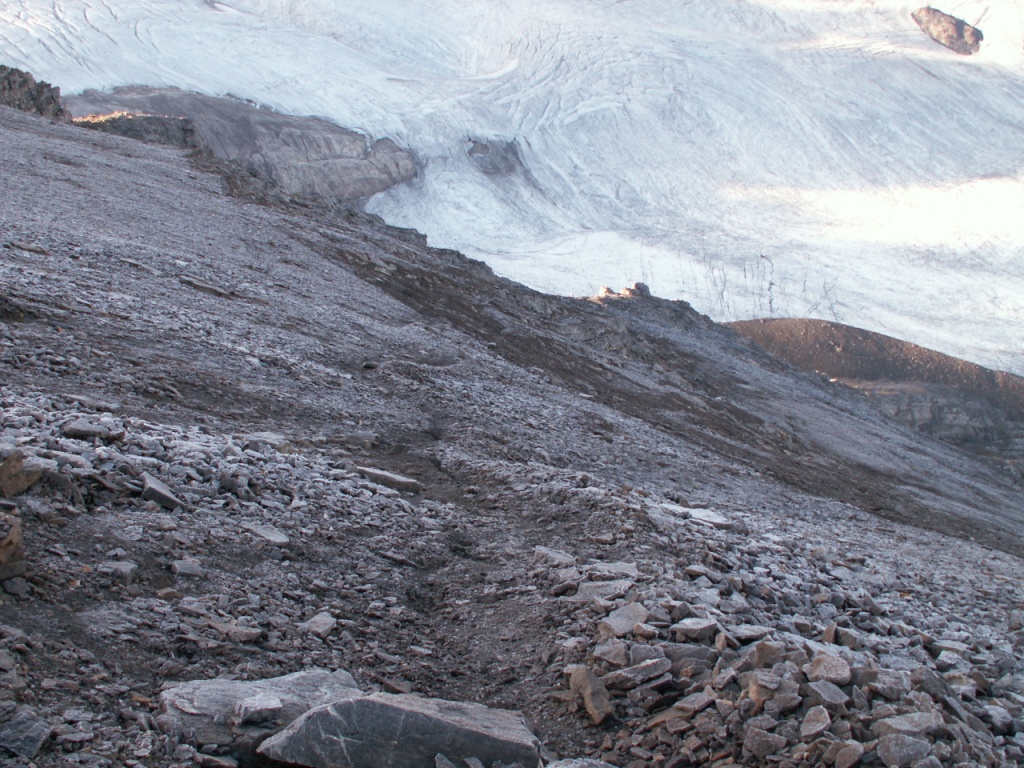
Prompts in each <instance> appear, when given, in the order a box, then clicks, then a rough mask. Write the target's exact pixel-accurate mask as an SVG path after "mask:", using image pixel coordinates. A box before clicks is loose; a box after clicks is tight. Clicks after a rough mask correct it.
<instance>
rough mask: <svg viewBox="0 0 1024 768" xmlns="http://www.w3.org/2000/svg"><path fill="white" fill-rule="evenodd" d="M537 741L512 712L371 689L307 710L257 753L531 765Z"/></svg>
mask: <svg viewBox="0 0 1024 768" xmlns="http://www.w3.org/2000/svg"><path fill="white" fill-rule="evenodd" d="M539 749H540V744H539V742H538V741H537V738H536V737H535V736H534V735H533V734H532V733H531V732H530V730H529V729H528V728H527V727H526V721H525V720H524V719H523V716H522V715H521V714H520V713H518V712H511V711H507V710H500V709H490V708H488V707H485V706H483V705H482V704H467V703H463V702H455V701H444V700H442V699H424V698H420V697H416V696H407V695H404V694H390V693H375V694H373V695H371V696H364V697H361V698H354V699H346V700H342V701H336V702H333V703H330V704H325V705H323V706H320V707H316V708H315V709H311V710H310V711H309V712H307V713H306V714H304V715H303V716H302V717H300V718H299V719H297V720H296V721H295V722H293V723H292V724H291V725H290V726H288V728H286V729H285V730H283V731H281V732H280V733H278V734H275V735H274V736H271V737H270V738H269V739H267V740H266V741H264V742H263V743H262V744H261V745H260V747H259V749H258V750H257V752H258V753H259V754H260V755H262V756H264V757H267V758H270V759H271V760H279V761H281V762H285V763H290V764H293V765H302V766H308V768H363V766H369V765H372V766H374V768H431V766H433V765H434V764H435V761H434V758H435V756H436V755H438V754H443V755H445V756H446V757H447V758H448V759H449V760H451V761H452V762H454V763H456V764H461V763H464V762H465V760H466V759H467V758H473V757H475V758H477V759H479V760H480V761H481V762H482V763H483V764H484V765H491V764H492V763H494V762H496V761H498V760H500V761H501V762H503V763H506V764H507V763H520V764H522V765H524V766H529V767H530V768H533V766H536V765H537V764H538V762H539V760H540V751H539Z"/></svg>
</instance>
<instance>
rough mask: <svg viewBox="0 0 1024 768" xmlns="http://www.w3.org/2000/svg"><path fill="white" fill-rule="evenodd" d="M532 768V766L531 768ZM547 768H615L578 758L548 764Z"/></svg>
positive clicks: (590, 759)
mask: <svg viewBox="0 0 1024 768" xmlns="http://www.w3.org/2000/svg"><path fill="white" fill-rule="evenodd" d="M530 768H532V766H531V767H530ZM547 768H615V766H613V765H612V764H611V763H606V762H604V761H603V760H594V759H593V758H590V757H577V758H575V759H572V760H556V761H555V762H553V763H548V764H547Z"/></svg>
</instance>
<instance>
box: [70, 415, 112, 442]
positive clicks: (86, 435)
mask: <svg viewBox="0 0 1024 768" xmlns="http://www.w3.org/2000/svg"><path fill="white" fill-rule="evenodd" d="M61 433H63V435H64V437H68V438H71V439H72V440H95V439H96V438H99V439H100V440H103V441H107V442H113V441H115V440H120V439H121V438H123V437H124V434H125V432H124V429H113V428H111V427H108V426H105V425H103V424H97V423H95V422H92V421H89V420H88V419H76V420H75V421H72V422H71V423H69V424H65V425H64V426H63V427H62V428H61Z"/></svg>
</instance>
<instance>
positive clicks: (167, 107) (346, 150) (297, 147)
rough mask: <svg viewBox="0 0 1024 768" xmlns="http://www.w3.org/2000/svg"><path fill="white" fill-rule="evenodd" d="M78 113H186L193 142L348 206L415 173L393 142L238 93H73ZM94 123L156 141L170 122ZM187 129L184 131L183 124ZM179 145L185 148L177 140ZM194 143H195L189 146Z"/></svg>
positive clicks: (302, 192) (291, 189)
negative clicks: (267, 106)
mask: <svg viewBox="0 0 1024 768" xmlns="http://www.w3.org/2000/svg"><path fill="white" fill-rule="evenodd" d="M67 101H68V103H69V104H70V105H71V108H72V109H73V110H74V111H75V112H77V113H78V114H79V115H110V114H113V113H128V114H129V115H150V116H164V117H170V118H187V119H188V120H190V121H191V124H192V125H193V126H194V130H195V134H196V135H195V144H194V146H202V147H204V148H208V149H209V150H210V151H211V152H212V153H213V154H214V156H216V157H217V158H220V159H222V160H231V161H236V162H240V163H242V164H243V165H244V166H246V167H247V168H248V170H249V171H250V172H252V173H254V174H258V175H260V176H262V177H264V178H267V179H270V180H272V181H273V182H274V183H275V184H277V186H278V187H279V188H280V190H281V191H282V192H284V193H286V194H289V195H296V196H302V197H319V198H324V199H326V200H334V201H338V202H344V203H353V202H358V201H361V200H365V199H367V198H369V197H372V196H373V195H375V194H377V193H378V192H383V191H384V190H386V189H388V188H389V187H392V186H394V185H395V184H400V183H402V182H405V181H409V180H410V179H412V178H413V177H414V176H415V175H416V171H417V167H416V161H415V158H414V157H413V156H412V154H410V153H409V152H407V151H405V150H404V149H402V148H401V147H399V146H398V145H397V144H395V143H394V142H393V141H391V139H386V138H383V139H378V140H376V141H374V140H371V139H369V138H368V137H366V136H363V135H362V134H359V133H356V132H354V131H349V130H346V129H345V128H341V127H340V126H337V125H335V124H333V123H331V122H328V121H327V120H323V119H321V118H318V117H292V116H289V115H282V114H278V113H277V112H272V111H270V110H267V109H260V108H258V107H256V106H254V105H253V104H251V103H248V102H244V101H240V100H238V99H232V98H215V97H212V96H203V95H201V94H198V93H190V92H188V91H183V90H179V89H177V88H162V89H160V88H144V87H127V88H117V89H115V90H114V91H113V92H111V93H105V92H100V91H95V90H89V91H85V92H84V93H82V94H78V95H76V96H71V97H68V99H67ZM121 118H122V119H121V120H120V121H114V122H111V121H99V122H97V121H91V124H90V125H89V126H88V127H99V126H105V127H104V129H105V130H108V132H119V131H118V129H119V128H120V129H123V134H124V135H129V136H132V137H133V138H143V139H144V140H149V141H154V142H155V143H172V144H173V143H175V142H174V141H164V140H162V139H163V138H166V137H167V136H168V130H167V129H166V126H164V127H162V128H159V129H158V128H156V127H155V125H154V126H146V125H143V126H141V127H140V126H139V123H138V121H137V120H131V119H124V116H121ZM179 130H181V129H179ZM179 146H182V145H181V144H179ZM188 146H193V144H189V145H188Z"/></svg>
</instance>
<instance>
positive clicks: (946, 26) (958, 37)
mask: <svg viewBox="0 0 1024 768" xmlns="http://www.w3.org/2000/svg"><path fill="white" fill-rule="evenodd" d="M910 17H911V18H912V19H913V20H914V21H916V22H917V26H919V27H920V28H921V29H922V31H923V32H924V33H925V34H926V35H928V37H930V38H931V39H932V40H934V41H935V42H937V43H939V44H941V45H944V46H946V47H947V48H949V49H950V50H951V51H956V52H957V53H960V54H963V55H964V56H970V55H971V54H972V53H977V52H978V49H979V48H981V41H982V40H983V39H984V35H982V34H981V30H980V29H978V28H977V27H972V26H971V25H970V24H968V23H967V22H966V21H964V20H963V19H958V18H956V16H950V15H949V14H948V13H943V12H942V11H939V10H936V9H935V8H932V7H930V6H926V7H924V8H918V9H917V10H916V11H914V12H913V13H912V14H910Z"/></svg>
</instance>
